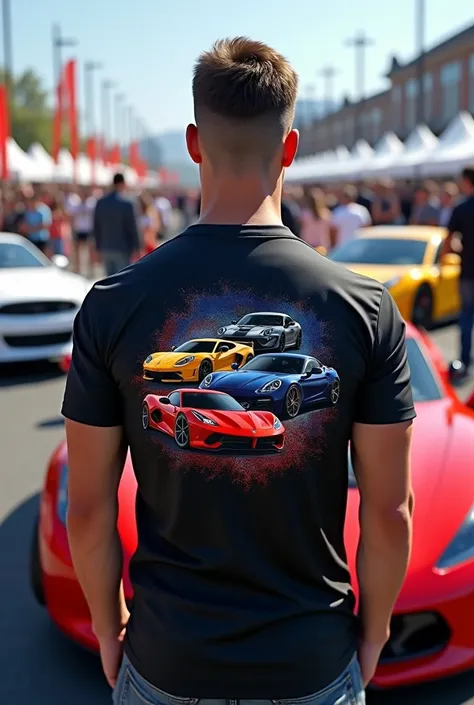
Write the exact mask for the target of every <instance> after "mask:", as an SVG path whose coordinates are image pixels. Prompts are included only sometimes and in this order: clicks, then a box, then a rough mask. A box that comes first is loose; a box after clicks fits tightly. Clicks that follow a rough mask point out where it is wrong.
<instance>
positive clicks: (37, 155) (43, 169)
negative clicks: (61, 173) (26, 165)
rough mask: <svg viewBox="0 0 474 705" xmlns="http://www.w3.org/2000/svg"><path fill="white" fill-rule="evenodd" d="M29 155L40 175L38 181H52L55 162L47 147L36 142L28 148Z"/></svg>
mask: <svg viewBox="0 0 474 705" xmlns="http://www.w3.org/2000/svg"><path fill="white" fill-rule="evenodd" d="M28 156H29V157H30V158H31V159H32V160H33V162H34V164H35V169H36V171H37V174H38V176H37V177H36V178H37V180H38V181H51V179H52V178H53V173H54V168H55V163H54V160H53V158H52V157H51V156H50V155H49V154H48V152H47V151H46V150H45V148H44V147H43V146H42V145H41V144H39V143H38V142H35V143H34V144H32V145H31V147H30V148H29V150H28Z"/></svg>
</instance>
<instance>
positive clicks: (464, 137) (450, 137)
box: [421, 112, 474, 176]
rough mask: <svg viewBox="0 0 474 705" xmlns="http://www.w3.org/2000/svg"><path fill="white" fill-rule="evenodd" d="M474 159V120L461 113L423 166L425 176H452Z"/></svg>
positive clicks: (449, 126)
mask: <svg viewBox="0 0 474 705" xmlns="http://www.w3.org/2000/svg"><path fill="white" fill-rule="evenodd" d="M473 159H474V118H473V117H472V115H471V114H470V113H466V112H464V113H460V114H459V115H458V116H457V117H455V118H454V120H452V122H451V123H450V124H449V125H448V127H447V128H446V129H445V131H444V132H443V134H442V135H441V137H440V138H439V142H438V145H437V146H436V148H435V149H434V150H433V151H432V152H431V154H430V156H429V159H427V160H426V163H425V164H423V166H422V168H421V172H422V174H423V175H424V176H447V175H451V174H453V173H455V172H457V171H459V170H460V169H462V167H463V166H466V165H467V164H469V163H470V162H471V161H472V160H473Z"/></svg>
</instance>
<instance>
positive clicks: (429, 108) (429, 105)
mask: <svg viewBox="0 0 474 705" xmlns="http://www.w3.org/2000/svg"><path fill="white" fill-rule="evenodd" d="M423 113H424V116H423V117H424V120H425V122H429V121H430V120H431V119H432V117H433V74H432V73H425V75H424V76H423Z"/></svg>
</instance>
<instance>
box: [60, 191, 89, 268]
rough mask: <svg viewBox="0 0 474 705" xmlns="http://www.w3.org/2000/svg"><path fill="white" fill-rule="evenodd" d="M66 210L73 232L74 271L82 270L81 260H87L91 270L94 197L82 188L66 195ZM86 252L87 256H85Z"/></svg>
mask: <svg viewBox="0 0 474 705" xmlns="http://www.w3.org/2000/svg"><path fill="white" fill-rule="evenodd" d="M65 203H66V212H67V215H68V216H69V218H70V224H71V228H72V233H73V253H72V255H73V266H74V269H75V271H76V272H79V273H80V272H81V271H83V269H84V267H83V266H82V265H83V262H82V260H83V259H87V260H88V267H89V269H90V270H92V263H93V259H94V251H93V242H92V233H93V230H94V209H95V204H96V199H95V197H94V196H91V195H89V192H88V190H87V189H85V188H82V189H81V190H80V192H79V193H73V192H71V193H70V194H68V195H66V197H65ZM86 254H87V257H86Z"/></svg>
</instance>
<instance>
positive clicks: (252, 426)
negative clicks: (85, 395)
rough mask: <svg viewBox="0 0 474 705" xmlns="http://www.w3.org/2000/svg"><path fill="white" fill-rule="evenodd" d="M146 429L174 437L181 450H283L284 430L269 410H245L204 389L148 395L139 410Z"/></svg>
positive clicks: (230, 399)
mask: <svg viewBox="0 0 474 705" xmlns="http://www.w3.org/2000/svg"><path fill="white" fill-rule="evenodd" d="M142 424H143V428H144V429H145V430H148V429H156V430H157V431H162V432H163V433H166V435H168V436H171V437H172V438H174V440H175V443H176V445H177V446H178V447H179V448H182V449H183V450H184V449H186V448H196V449H199V450H207V451H209V450H213V451H216V450H217V451H219V450H229V451H234V452H235V451H243V452H245V451H251V452H253V451H256V452H258V451H261V452H267V453H269V452H272V451H273V452H275V451H281V450H283V445H284V442H285V429H284V427H283V424H282V423H281V421H280V419H278V418H277V417H276V416H275V414H272V413H271V411H246V410H245V409H244V408H243V406H240V404H239V402H237V401H236V400H235V399H234V398H233V397H231V396H230V395H229V394H224V392H215V391H210V390H207V389H179V390H175V391H174V392H171V394H168V396H167V397H159V396H156V395H155V394H148V395H147V396H146V397H145V399H144V401H143V407H142Z"/></svg>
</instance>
